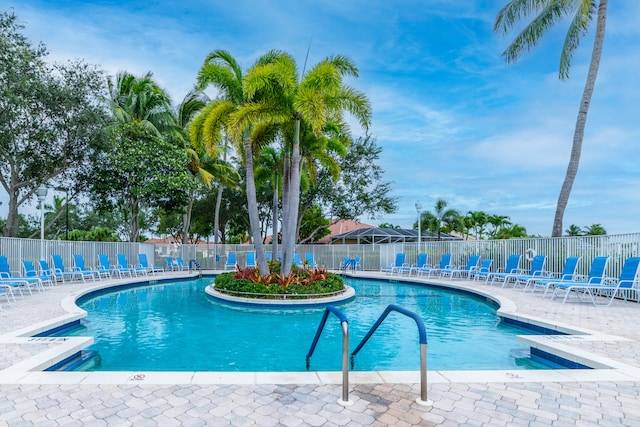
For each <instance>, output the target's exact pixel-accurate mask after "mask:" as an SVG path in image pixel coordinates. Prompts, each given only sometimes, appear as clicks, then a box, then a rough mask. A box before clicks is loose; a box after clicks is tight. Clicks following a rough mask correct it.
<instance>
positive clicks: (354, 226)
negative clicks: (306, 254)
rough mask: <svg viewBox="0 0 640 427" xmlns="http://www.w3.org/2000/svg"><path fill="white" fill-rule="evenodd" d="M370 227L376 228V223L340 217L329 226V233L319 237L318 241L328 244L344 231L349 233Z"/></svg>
mask: <svg viewBox="0 0 640 427" xmlns="http://www.w3.org/2000/svg"><path fill="white" fill-rule="evenodd" d="M368 228H376V227H375V226H374V225H369V224H365V223H362V222H357V221H352V220H350V219H338V220H336V221H334V222H333V224H331V225H330V226H329V231H330V232H331V233H329V235H327V236H324V237H323V238H322V239H319V240H318V242H317V243H320V244H327V243H330V241H331V239H332V238H333V237H334V236H338V235H341V234H344V233H348V232H351V231H355V230H362V229H368Z"/></svg>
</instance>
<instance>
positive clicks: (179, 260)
mask: <svg viewBox="0 0 640 427" xmlns="http://www.w3.org/2000/svg"><path fill="white" fill-rule="evenodd" d="M176 266H177V267H178V270H180V271H182V270H189V266H188V265H187V264H185V263H184V261H183V260H182V257H179V256H177V257H176Z"/></svg>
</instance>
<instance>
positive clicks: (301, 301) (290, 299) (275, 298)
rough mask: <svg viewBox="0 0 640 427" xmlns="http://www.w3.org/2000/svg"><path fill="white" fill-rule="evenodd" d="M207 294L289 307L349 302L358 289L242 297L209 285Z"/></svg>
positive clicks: (251, 302)
mask: <svg viewBox="0 0 640 427" xmlns="http://www.w3.org/2000/svg"><path fill="white" fill-rule="evenodd" d="M204 291H205V292H206V293H207V295H208V296H209V297H211V298H213V299H217V300H221V301H225V302H231V303H234V304H246V305H256V306H260V305H261V306H288V307H303V306H314V305H326V304H336V303H340V302H347V301H349V300H351V299H353V298H354V297H355V296H356V291H355V290H354V289H353V288H352V287H351V286H347V285H345V288H344V291H343V292H341V293H339V294H335V293H334V294H332V295H329V296H326V297H313V298H311V297H309V298H304V297H303V296H302V295H273V294H270V295H265V296H268V297H269V298H260V297H242V296H238V295H229V294H226V293H224V292H220V291H218V290H216V289H214V287H213V285H209V286H207V287H206V288H205V290H204Z"/></svg>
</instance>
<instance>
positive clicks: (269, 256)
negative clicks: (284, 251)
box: [265, 252, 272, 261]
mask: <svg viewBox="0 0 640 427" xmlns="http://www.w3.org/2000/svg"><path fill="white" fill-rule="evenodd" d="M265 255H266V257H267V261H271V258H272V255H271V252H267V253H266V254H265Z"/></svg>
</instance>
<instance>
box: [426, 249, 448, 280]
mask: <svg viewBox="0 0 640 427" xmlns="http://www.w3.org/2000/svg"><path fill="white" fill-rule="evenodd" d="M448 268H452V266H451V254H442V255H441V256H440V264H439V265H438V266H437V267H427V268H422V269H420V270H418V275H419V276H420V275H425V274H426V275H427V277H431V275H432V274H433V275H434V276H436V275H438V274H440V271H442V270H445V269H448Z"/></svg>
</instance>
